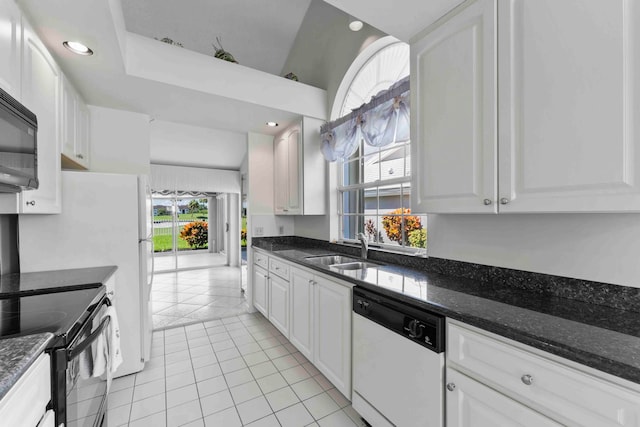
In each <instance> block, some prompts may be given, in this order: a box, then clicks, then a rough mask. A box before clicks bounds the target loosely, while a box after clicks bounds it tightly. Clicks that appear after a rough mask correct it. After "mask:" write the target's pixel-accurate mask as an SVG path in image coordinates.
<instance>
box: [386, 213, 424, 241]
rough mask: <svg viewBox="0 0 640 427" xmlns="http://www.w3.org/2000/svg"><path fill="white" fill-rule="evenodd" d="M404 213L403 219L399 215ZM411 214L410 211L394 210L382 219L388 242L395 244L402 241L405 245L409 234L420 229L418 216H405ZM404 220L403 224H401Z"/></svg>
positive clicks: (420, 224) (420, 223)
mask: <svg viewBox="0 0 640 427" xmlns="http://www.w3.org/2000/svg"><path fill="white" fill-rule="evenodd" d="M402 213H404V217H402V216H400V214H402ZM410 213H411V209H404V210H403V209H402V208H399V209H396V210H394V211H392V212H389V215H385V216H383V217H382V226H383V227H384V231H385V232H386V233H387V237H389V240H391V241H395V242H402V241H403V240H404V242H405V243H407V238H408V236H409V234H410V233H411V232H412V231H414V230H419V229H421V228H422V222H421V221H420V217H419V216H413V215H407V214H410ZM403 219H404V223H403Z"/></svg>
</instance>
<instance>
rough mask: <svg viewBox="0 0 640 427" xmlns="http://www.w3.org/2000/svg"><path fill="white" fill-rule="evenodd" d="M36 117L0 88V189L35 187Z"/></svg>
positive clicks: (36, 179) (36, 186) (12, 190)
mask: <svg viewBox="0 0 640 427" xmlns="http://www.w3.org/2000/svg"><path fill="white" fill-rule="evenodd" d="M37 135H38V120H37V118H36V115H35V114H33V113H32V112H31V111H29V110H28V109H27V108H26V107H25V106H24V105H22V104H21V103H19V102H18V101H17V100H15V99H14V98H13V97H11V95H9V94H8V93H7V92H5V91H4V90H2V89H0V192H3V193H18V192H20V191H22V190H31V189H35V188H38V140H37Z"/></svg>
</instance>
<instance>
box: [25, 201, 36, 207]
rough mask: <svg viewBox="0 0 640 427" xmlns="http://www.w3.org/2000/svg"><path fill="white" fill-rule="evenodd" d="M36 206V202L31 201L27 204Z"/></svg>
mask: <svg viewBox="0 0 640 427" xmlns="http://www.w3.org/2000/svg"><path fill="white" fill-rule="evenodd" d="M35 205H36V201H35V200H30V201H28V202H27V206H35Z"/></svg>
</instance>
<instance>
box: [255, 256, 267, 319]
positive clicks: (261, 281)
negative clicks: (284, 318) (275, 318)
mask: <svg viewBox="0 0 640 427" xmlns="http://www.w3.org/2000/svg"><path fill="white" fill-rule="evenodd" d="M268 297H269V275H268V273H267V271H266V270H264V269H262V268H260V267H258V266H256V265H255V264H254V266H253V306H254V307H255V308H256V309H257V310H258V311H259V312H260V313H262V314H263V315H264V317H266V318H267V319H268V318H269V311H268V310H267V307H268V304H267V303H268Z"/></svg>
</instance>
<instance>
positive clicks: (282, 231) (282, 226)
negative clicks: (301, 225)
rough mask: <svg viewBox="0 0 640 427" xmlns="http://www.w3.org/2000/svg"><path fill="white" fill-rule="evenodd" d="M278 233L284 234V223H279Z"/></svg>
mask: <svg viewBox="0 0 640 427" xmlns="http://www.w3.org/2000/svg"><path fill="white" fill-rule="evenodd" d="M279 232H280V234H284V225H281V226H280V228H279Z"/></svg>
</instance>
